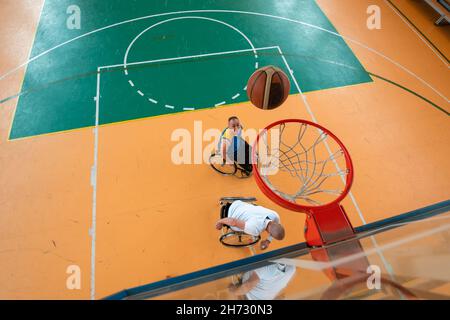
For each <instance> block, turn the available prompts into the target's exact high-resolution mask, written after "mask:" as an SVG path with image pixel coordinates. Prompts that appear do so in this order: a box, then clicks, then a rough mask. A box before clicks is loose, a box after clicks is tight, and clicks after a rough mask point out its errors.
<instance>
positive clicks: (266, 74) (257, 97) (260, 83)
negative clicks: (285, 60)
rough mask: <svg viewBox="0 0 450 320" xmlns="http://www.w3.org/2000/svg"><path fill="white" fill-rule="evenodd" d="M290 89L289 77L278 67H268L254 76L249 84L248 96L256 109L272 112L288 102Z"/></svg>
mask: <svg viewBox="0 0 450 320" xmlns="http://www.w3.org/2000/svg"><path fill="white" fill-rule="evenodd" d="M290 89H291V84H290V82H289V78H288V77H287V75H286V74H285V73H284V72H283V71H282V70H281V69H279V68H277V67H274V66H267V67H264V68H261V69H258V70H257V71H255V73H253V74H252V76H251V77H250V79H249V80H248V84H247V95H248V98H249V99H250V101H251V102H252V103H253V105H254V106H255V107H257V108H260V109H263V110H272V109H275V108H278V107H279V106H281V105H282V104H283V102H285V101H286V99H287V97H288V96H289V90H290Z"/></svg>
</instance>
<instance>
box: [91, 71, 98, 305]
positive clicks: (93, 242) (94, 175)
mask: <svg viewBox="0 0 450 320" xmlns="http://www.w3.org/2000/svg"><path fill="white" fill-rule="evenodd" d="M100 75H101V73H100V69H97V95H96V97H95V128H94V165H93V167H92V169H91V185H92V225H91V228H90V232H89V233H90V236H91V300H94V299H95V248H96V240H97V175H98V125H99V118H100V117H99V111H100Z"/></svg>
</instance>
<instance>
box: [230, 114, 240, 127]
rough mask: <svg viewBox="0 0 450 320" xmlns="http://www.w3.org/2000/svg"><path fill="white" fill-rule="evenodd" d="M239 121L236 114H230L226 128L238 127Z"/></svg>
mask: <svg viewBox="0 0 450 320" xmlns="http://www.w3.org/2000/svg"><path fill="white" fill-rule="evenodd" d="M239 125H240V121H239V118H238V117H236V116H232V117H229V118H228V128H230V129H236V128H239Z"/></svg>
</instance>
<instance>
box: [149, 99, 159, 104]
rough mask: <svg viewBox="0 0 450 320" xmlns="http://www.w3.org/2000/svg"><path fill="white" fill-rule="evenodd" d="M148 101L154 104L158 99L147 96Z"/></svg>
mask: <svg viewBox="0 0 450 320" xmlns="http://www.w3.org/2000/svg"><path fill="white" fill-rule="evenodd" d="M148 101H150V102H151V103H154V104H157V103H158V101H156V100H155V99H152V98H148Z"/></svg>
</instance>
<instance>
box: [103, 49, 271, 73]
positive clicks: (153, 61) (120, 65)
mask: <svg viewBox="0 0 450 320" xmlns="http://www.w3.org/2000/svg"><path fill="white" fill-rule="evenodd" d="M270 49H277V46H270V47H261V48H249V49H242V50H232V51H222V52H213V53H204V54H197V55H190V56H181V57H173V58H164V59H156V60H146V61H138V62H129V63H127V67H128V66H135V65H141V64H150V63H158V62H167V61H178V60H185V59H195V58H203V57H211V56H220V55H226V54H234V53H241V52H249V51H251V52H253V51H254V50H256V51H261V50H270ZM124 66H125V64H123V63H122V64H113V65H109V66H101V67H100V69H111V68H119V67H124Z"/></svg>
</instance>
